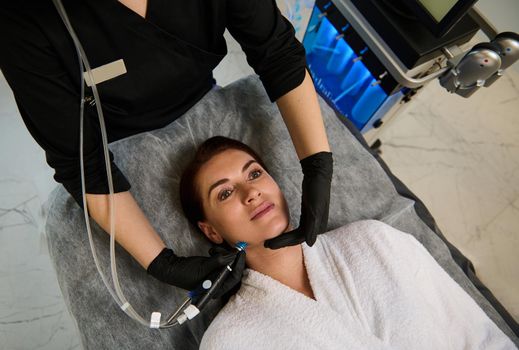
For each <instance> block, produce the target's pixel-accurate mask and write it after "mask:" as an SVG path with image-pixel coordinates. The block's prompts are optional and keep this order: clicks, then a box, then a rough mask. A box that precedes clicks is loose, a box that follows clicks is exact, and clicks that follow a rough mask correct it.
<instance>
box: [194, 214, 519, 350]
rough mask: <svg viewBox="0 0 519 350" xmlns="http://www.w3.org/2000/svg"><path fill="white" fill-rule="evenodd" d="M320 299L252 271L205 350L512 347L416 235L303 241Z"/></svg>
mask: <svg viewBox="0 0 519 350" xmlns="http://www.w3.org/2000/svg"><path fill="white" fill-rule="evenodd" d="M303 255H304V262H305V266H306V269H307V272H308V278H309V280H310V285H311V286H312V289H313V293H314V296H315V300H314V299H311V298H308V297H307V296H305V295H303V294H301V293H299V292H297V291H295V290H293V289H291V288H289V287H287V286H285V285H284V284H282V283H280V282H278V281H276V280H274V279H272V278H271V277H269V276H266V275H263V274H261V273H259V272H257V271H254V270H250V269H248V270H246V272H245V274H244V277H243V280H242V287H241V288H240V290H239V291H238V292H237V294H236V295H234V296H233V297H232V298H231V299H230V300H229V302H228V303H227V305H226V306H225V307H224V308H223V309H222V310H221V311H220V313H219V314H218V315H217V316H216V318H215V319H214V321H213V322H212V323H211V325H210V326H209V329H208V330H207V331H206V333H205V335H204V338H203V339H202V343H201V347H200V348H201V349H204V350H219V349H283V350H288V349H516V347H515V345H514V344H513V343H512V342H511V340H510V339H509V338H508V337H507V336H506V335H505V334H504V333H503V332H502V331H501V330H500V329H499V328H498V327H497V326H496V325H495V324H494V323H493V322H492V321H491V320H490V319H489V318H488V316H487V315H486V314H485V313H484V312H483V311H482V310H481V308H480V307H479V306H478V305H477V304H476V303H475V302H474V300H472V298H471V297H470V296H469V295H468V294H467V293H466V292H465V291H464V290H463V289H462V288H461V287H460V286H459V285H458V284H456V282H455V281H454V280H452V278H451V277H450V276H449V275H448V274H447V273H446V272H445V271H444V270H443V269H442V268H441V267H440V266H439V265H438V263H437V262H436V261H435V260H434V258H433V257H432V256H431V255H430V254H429V253H428V252H427V250H426V249H425V248H424V247H423V246H422V245H421V244H420V243H419V242H418V241H417V240H416V239H415V238H414V237H413V236H411V235H409V234H407V233H404V232H401V231H399V230H397V229H395V228H393V227H391V226H389V225H386V224H384V223H382V222H380V221H375V220H365V221H358V222H355V223H352V224H349V225H346V226H343V227H341V228H338V229H336V230H334V231H330V232H328V233H326V234H323V235H320V236H319V237H318V239H317V242H316V243H315V245H314V246H313V247H311V248H310V247H308V246H307V245H306V244H304V243H303Z"/></svg>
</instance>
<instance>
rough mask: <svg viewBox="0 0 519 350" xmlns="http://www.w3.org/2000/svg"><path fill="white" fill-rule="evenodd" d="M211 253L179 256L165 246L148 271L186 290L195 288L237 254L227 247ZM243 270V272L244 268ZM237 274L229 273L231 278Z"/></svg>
mask: <svg viewBox="0 0 519 350" xmlns="http://www.w3.org/2000/svg"><path fill="white" fill-rule="evenodd" d="M209 253H210V255H211V257H204V256H190V257H179V256H177V255H175V253H174V252H173V250H171V249H169V248H164V249H163V250H162V251H161V252H160V254H159V255H157V257H156V258H155V259H153V261H152V262H151V264H150V265H149V266H148V269H147V271H148V273H149V274H150V275H152V276H153V277H155V278H156V279H158V280H159V281H162V282H165V283H168V284H171V285H174V286H176V287H180V288H183V289H186V290H193V289H195V288H196V287H198V286H199V285H200V284H201V283H202V282H203V281H204V280H205V279H206V277H207V276H209V275H210V274H211V273H213V272H216V273H217V272H218V271H220V270H221V269H222V268H223V267H224V266H225V265H227V264H230V263H231V262H232V261H233V260H234V258H235V257H236V254H237V252H236V251H233V252H231V251H229V250H227V249H223V250H221V249H218V250H215V249H214V248H213V249H211V250H210V251H209ZM244 263H245V260H244ZM241 272H243V269H242V271H241ZM241 272H240V278H241ZM235 275H236V274H232V275H229V279H230V277H232V278H233V279H235V278H236V277H235ZM226 282H227V281H226ZM224 285H225V284H224ZM227 287H228V288H229V289H230V288H231V287H232V286H229V284H227Z"/></svg>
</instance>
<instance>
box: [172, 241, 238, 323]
mask: <svg viewBox="0 0 519 350" xmlns="http://www.w3.org/2000/svg"><path fill="white" fill-rule="evenodd" d="M235 247H236V249H238V251H239V252H238V254H236V258H234V260H233V261H232V262H231V263H230V264H228V265H227V266H225V268H223V269H222V271H221V272H220V273H219V274H218V276H217V277H216V279H215V280H214V282H211V281H210V280H205V281H204V282H203V283H202V286H203V289H206V290H207V289H208V290H207V292H206V293H205V294H204V295H202V296H201V297H200V298H199V299H198V300H197V301H196V302H195V303H194V304H191V305H189V306H188V307H187V308H186V309H185V310H184V312H183V313H182V314H181V315H180V316H179V317H178V318H177V321H178V323H179V324H182V323H184V322H185V321H186V320H188V319H189V320H191V319H193V318H194V317H195V316H196V315H198V314H199V313H200V311H201V310H202V309H203V308H204V307H205V305H206V304H207V303H208V302H209V300H211V298H212V296H213V295H214V292H215V291H216V290H218V288H220V286H221V285H222V283H223V282H224V281H225V280H226V279H227V276H229V274H230V273H231V272H232V267H231V266H232V265H233V264H234V263H235V262H236V260H237V259H238V258H239V256H240V254H245V248H246V247H247V243H245V242H238V243H236V245H235Z"/></svg>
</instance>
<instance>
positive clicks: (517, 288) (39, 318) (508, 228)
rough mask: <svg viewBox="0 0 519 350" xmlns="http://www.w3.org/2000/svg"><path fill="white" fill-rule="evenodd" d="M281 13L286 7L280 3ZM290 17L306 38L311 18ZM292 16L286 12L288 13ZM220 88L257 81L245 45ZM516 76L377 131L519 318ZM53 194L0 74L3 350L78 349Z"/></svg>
mask: <svg viewBox="0 0 519 350" xmlns="http://www.w3.org/2000/svg"><path fill="white" fill-rule="evenodd" d="M278 3H279V5H280V7H281V8H284V3H285V2H284V1H278ZM299 3H300V5H301V7H303V8H302V9H301V10H302V18H301V19H298V17H297V15H298V14H297V13H294V16H293V18H292V19H293V20H294V21H296V26H299V30H298V33H297V36H298V38H299V39H302V35H303V32H304V23H306V19H307V18H308V15H309V13H308V11H307V10H306V5H307V4H309V3H311V1H308V0H307V1H299ZM285 13H287V12H285ZM227 39H228V46H229V54H228V55H227V57H226V58H225V59H224V61H223V62H222V63H221V64H220V65H219V66H218V67H217V69H216V70H215V77H216V79H217V81H218V83H219V84H220V85H226V84H228V83H230V82H232V81H234V80H235V79H238V78H240V77H242V76H245V75H247V74H250V73H252V72H253V71H252V69H251V68H250V67H249V66H248V65H247V63H246V61H245V57H244V54H243V53H242V52H241V49H240V47H239V45H238V44H237V43H236V42H235V41H234V40H232V38H230V36H227ZM517 87H519V74H517V73H515V72H514V71H512V70H510V72H509V73H507V75H506V76H505V77H504V78H502V79H501V80H500V81H498V82H497V83H496V84H495V86H493V87H492V88H491V89H486V90H483V91H480V92H478V93H477V94H476V95H475V96H474V97H473V98H471V99H470V100H465V99H462V98H461V97H458V96H452V95H449V94H447V93H445V92H444V91H442V89H441V88H439V87H438V84H437V83H432V84H430V86H428V87H426V88H425V89H424V91H423V92H422V93H421V94H420V95H418V96H416V98H415V101H413V102H412V103H410V104H409V106H408V108H407V109H406V110H405V111H404V112H402V113H401V114H400V115H399V116H398V118H396V119H395V121H394V122H393V123H392V125H390V126H388V128H387V129H383V131H382V132H381V135H380V137H381V139H382V141H383V146H382V151H383V157H384V159H385V160H386V161H387V163H388V164H389V166H390V167H391V169H392V170H393V171H394V172H395V173H396V174H397V176H399V177H400V178H401V179H402V180H403V181H404V182H405V183H406V184H407V185H408V186H409V187H410V188H411V189H412V190H413V191H415V193H416V194H417V195H418V196H419V197H420V198H422V199H423V201H424V202H425V203H426V205H427V206H428V207H429V209H430V210H431V212H432V213H433V215H434V216H435V217H436V219H437V221H438V224H439V226H440V227H441V229H442V230H443V232H444V233H445V235H446V236H447V237H448V238H449V239H450V240H451V241H452V242H453V243H454V244H456V245H457V246H458V247H459V248H460V249H461V250H462V251H463V252H464V253H465V254H466V255H468V256H469V257H470V258H471V259H472V260H473V261H474V263H475V265H476V268H477V270H478V274H479V275H480V276H481V278H482V279H483V281H484V282H485V283H486V284H487V286H488V287H490V289H491V290H492V291H493V292H494V293H495V295H496V296H497V297H498V299H499V300H501V301H502V302H503V304H504V305H505V306H506V307H507V308H508V309H509V310H510V311H511V312H512V313H513V315H514V316H515V318H516V319H519V272H518V271H519V270H517V269H516V268H515V269H514V267H516V266H518V265H519V254H517V252H518V251H519V232H518V229H519V113H518V112H517V111H518V110H519V90H518V88H517ZM54 186H55V183H54V182H53V180H52V171H51V170H50V169H49V168H48V167H47V165H46V163H45V158H44V154H43V152H42V151H41V150H40V149H39V147H38V146H37V144H36V143H35V142H34V141H33V139H32V138H31V137H30V135H29V133H28V132H27V130H26V129H25V126H24V125H23V122H22V121H21V118H20V116H19V115H18V112H17V108H16V105H15V103H14V100H13V98H12V94H11V91H10V90H9V88H8V86H7V84H6V82H5V80H4V79H3V76H2V75H1V74H0V349H1V350H4V349H5V350H7V349H9V350H15V349H76V348H80V344H79V337H78V333H77V330H76V326H75V324H74V322H73V320H72V318H71V317H70V315H69V314H68V312H67V310H66V308H65V305H64V302H63V299H62V296H61V293H60V291H59V287H58V285H57V281H56V277H55V274H54V271H53V268H52V265H51V263H50V261H49V258H48V254H47V250H46V247H45V245H44V243H43V240H42V238H41V237H42V235H41V233H42V232H43V227H42V226H43V218H44V214H45V213H42V212H41V209H40V208H41V204H42V203H43V202H44V201H45V200H46V198H47V196H48V194H49V192H50V191H51V189H52V188H53V187H54Z"/></svg>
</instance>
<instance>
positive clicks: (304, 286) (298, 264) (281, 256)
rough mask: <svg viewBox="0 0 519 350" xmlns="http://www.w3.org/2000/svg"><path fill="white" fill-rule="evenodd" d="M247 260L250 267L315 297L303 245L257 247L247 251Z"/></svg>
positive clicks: (308, 295)
mask: <svg viewBox="0 0 519 350" xmlns="http://www.w3.org/2000/svg"><path fill="white" fill-rule="evenodd" d="M246 262H247V265H248V266H249V268H251V269H253V270H256V271H258V272H261V273H262V274H264V275H268V276H270V277H272V278H273V279H275V280H277V281H279V282H281V283H283V284H284V285H286V286H288V287H290V288H292V289H294V290H296V291H298V292H300V293H303V294H304V295H306V296H307V297H309V298H312V299H314V295H313V291H312V287H311V286H310V281H309V279H308V273H307V271H306V267H305V265H304V259H303V248H302V247H301V245H295V246H290V247H285V248H281V249H276V250H272V249H269V248H263V247H255V248H254V249H251V250H250V251H247V255H246Z"/></svg>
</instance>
